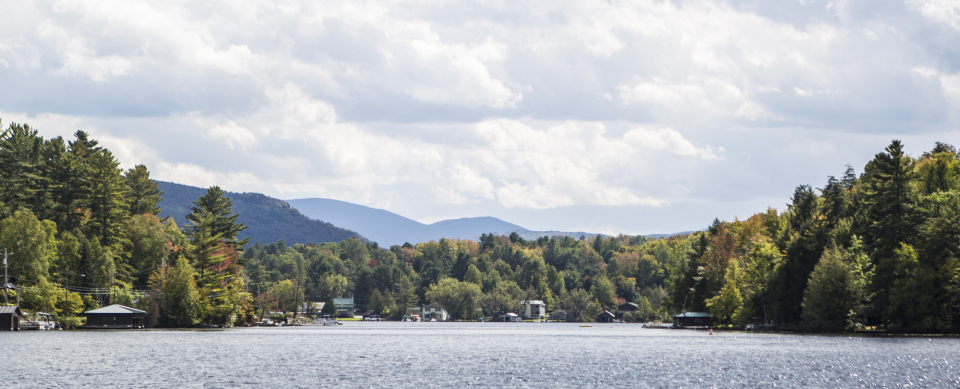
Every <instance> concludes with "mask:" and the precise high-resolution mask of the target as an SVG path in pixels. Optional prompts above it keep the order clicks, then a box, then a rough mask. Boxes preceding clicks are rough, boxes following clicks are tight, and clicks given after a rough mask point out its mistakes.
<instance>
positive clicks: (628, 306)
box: [617, 303, 642, 321]
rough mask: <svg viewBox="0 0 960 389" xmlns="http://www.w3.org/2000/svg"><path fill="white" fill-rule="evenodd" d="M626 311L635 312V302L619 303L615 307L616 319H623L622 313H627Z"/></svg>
mask: <svg viewBox="0 0 960 389" xmlns="http://www.w3.org/2000/svg"><path fill="white" fill-rule="evenodd" d="M627 312H630V314H636V313H637V304H634V303H626V304H622V305H620V306H619V307H617V319H619V320H623V314H624V313H627ZM638 321H642V320H638Z"/></svg>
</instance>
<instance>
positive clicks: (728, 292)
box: [707, 262, 747, 324]
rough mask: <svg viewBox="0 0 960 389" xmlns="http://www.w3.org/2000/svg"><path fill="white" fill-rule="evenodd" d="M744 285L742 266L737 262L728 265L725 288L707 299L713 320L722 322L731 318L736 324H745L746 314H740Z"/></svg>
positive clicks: (742, 307)
mask: <svg viewBox="0 0 960 389" xmlns="http://www.w3.org/2000/svg"><path fill="white" fill-rule="evenodd" d="M742 286H743V273H741V272H740V266H739V265H737V263H736V262H733V263H730V265H729V266H727V274H726V275H725V276H724V284H723V288H722V289H720V293H719V294H717V295H716V296H715V297H712V298H710V299H707V308H710V313H711V314H712V315H713V320H714V321H715V322H718V323H722V322H725V321H728V320H731V319H735V320H734V324H743V321H744V319H747V317H744V316H745V315H743V314H740V312H741V311H743V309H744V306H743V297H742V295H741V293H740V289H741V288H742Z"/></svg>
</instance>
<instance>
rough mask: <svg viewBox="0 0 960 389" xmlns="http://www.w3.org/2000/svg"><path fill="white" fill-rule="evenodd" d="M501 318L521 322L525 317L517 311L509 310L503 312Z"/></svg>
mask: <svg viewBox="0 0 960 389" xmlns="http://www.w3.org/2000/svg"><path fill="white" fill-rule="evenodd" d="M500 319H501V320H503V321H506V322H520V321H523V319H521V318H520V315H518V314H516V313H513V312H507V313H505V314H503V316H500Z"/></svg>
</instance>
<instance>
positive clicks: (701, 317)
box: [673, 312, 713, 327]
mask: <svg viewBox="0 0 960 389" xmlns="http://www.w3.org/2000/svg"><path fill="white" fill-rule="evenodd" d="M673 326H674V327H712V326H713V318H712V317H711V316H710V314H709V313H706V312H684V313H681V314H679V315H673Z"/></svg>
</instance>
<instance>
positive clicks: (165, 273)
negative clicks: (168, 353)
mask: <svg viewBox="0 0 960 389" xmlns="http://www.w3.org/2000/svg"><path fill="white" fill-rule="evenodd" d="M119 165H120V163H119V162H118V161H117V159H116V158H115V157H114V155H113V154H112V153H111V152H110V150H107V149H106V148H103V147H101V146H100V145H99V143H98V142H97V141H96V140H94V139H92V138H90V136H89V135H88V134H87V133H85V132H83V131H77V132H76V134H75V135H74V139H72V140H65V139H63V138H61V137H57V138H52V139H44V138H43V137H42V136H40V135H39V134H38V132H37V131H36V130H34V129H32V128H30V127H29V126H27V125H20V124H16V123H14V124H11V125H10V126H9V127H8V128H7V129H5V130H3V131H2V132H0V249H6V250H8V251H9V252H10V256H9V266H10V268H9V271H10V276H11V281H12V283H13V284H14V285H15V290H4V302H7V301H11V302H13V301H19V302H20V303H21V304H22V307H23V308H24V309H26V310H29V311H33V312H36V311H44V312H49V313H54V314H56V315H58V317H60V320H61V321H62V322H64V323H66V324H67V325H73V326H75V325H79V324H81V320H80V319H79V318H77V317H76V316H78V315H79V314H80V313H81V312H83V311H85V310H87V309H91V308H96V307H98V306H101V305H104V304H124V305H130V306H135V307H138V308H140V309H143V310H145V311H147V312H148V313H149V314H148V318H147V323H148V324H149V325H151V326H154V325H168V326H189V325H193V324H196V323H200V322H203V323H210V324H225V323H230V322H244V321H247V320H250V318H251V315H252V307H251V306H250V300H251V299H250V295H249V294H248V293H246V291H245V287H246V282H245V281H244V276H243V263H242V259H241V258H240V257H239V255H238V254H239V253H240V252H242V250H243V246H244V245H246V244H247V243H248V239H245V238H243V237H242V236H240V234H241V233H242V232H243V231H244V230H245V229H246V228H247V227H246V226H245V225H244V224H243V223H241V222H238V218H239V215H237V214H234V213H233V210H232V207H233V204H232V203H231V202H230V199H229V198H227V197H225V196H224V192H223V191H222V190H220V188H218V187H215V186H214V187H211V188H209V189H208V190H202V191H200V192H197V193H194V194H198V196H197V198H195V199H194V200H193V201H192V204H191V206H190V209H189V213H188V214H187V216H186V224H184V225H182V226H178V225H177V223H176V222H175V221H174V220H173V219H169V218H168V219H160V218H159V217H157V215H158V214H159V213H160V212H161V210H160V208H159V206H158V204H159V203H160V201H161V198H162V196H163V195H164V193H163V192H162V191H161V190H159V188H158V187H157V183H156V182H155V181H153V180H152V179H150V172H149V170H148V169H147V167H146V166H143V165H137V166H135V167H134V168H131V169H129V170H126V171H123V170H121V169H120V168H119Z"/></svg>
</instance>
